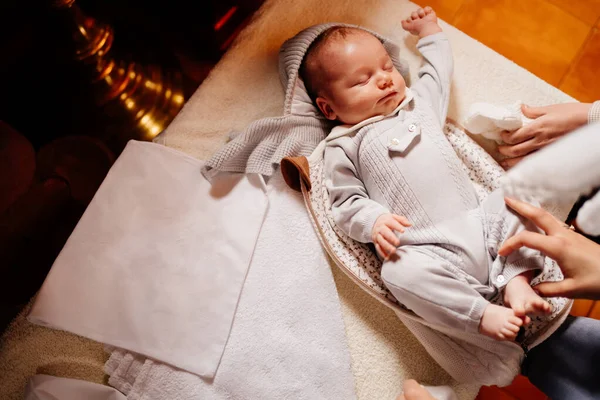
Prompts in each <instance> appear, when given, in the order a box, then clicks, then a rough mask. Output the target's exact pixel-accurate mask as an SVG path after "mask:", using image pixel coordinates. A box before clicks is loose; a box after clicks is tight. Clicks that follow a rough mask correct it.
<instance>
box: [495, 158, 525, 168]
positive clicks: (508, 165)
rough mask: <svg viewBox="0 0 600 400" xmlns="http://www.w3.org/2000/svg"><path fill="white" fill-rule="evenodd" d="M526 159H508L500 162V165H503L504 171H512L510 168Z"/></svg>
mask: <svg viewBox="0 0 600 400" xmlns="http://www.w3.org/2000/svg"><path fill="white" fill-rule="evenodd" d="M524 158H525V156H521V157H513V158H506V159H504V160H502V161H500V165H502V168H504V169H510V168H512V167H514V166H515V165H516V164H517V163H519V162H520V161H521V160H522V159H524Z"/></svg>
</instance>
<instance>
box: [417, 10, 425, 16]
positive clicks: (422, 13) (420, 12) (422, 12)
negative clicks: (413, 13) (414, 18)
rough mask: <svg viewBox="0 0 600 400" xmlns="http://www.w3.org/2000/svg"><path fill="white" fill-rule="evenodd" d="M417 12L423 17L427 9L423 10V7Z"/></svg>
mask: <svg viewBox="0 0 600 400" xmlns="http://www.w3.org/2000/svg"><path fill="white" fill-rule="evenodd" d="M417 14H419V17H421V18H423V17H424V16H425V10H423V9H422V8H419V9H418V10H417Z"/></svg>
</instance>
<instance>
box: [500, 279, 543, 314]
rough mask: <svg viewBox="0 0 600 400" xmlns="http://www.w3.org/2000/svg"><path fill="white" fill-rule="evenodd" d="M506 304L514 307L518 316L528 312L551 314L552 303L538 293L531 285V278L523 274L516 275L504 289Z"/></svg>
mask: <svg viewBox="0 0 600 400" xmlns="http://www.w3.org/2000/svg"><path fill="white" fill-rule="evenodd" d="M504 304H505V305H506V306H508V307H510V308H512V309H513V311H514V312H515V315H516V316H518V317H526V316H527V315H528V314H538V315H539V314H550V313H551V312H552V307H551V306H550V303H548V302H547V301H545V300H544V299H542V298H541V297H540V296H539V295H538V294H536V293H535V292H534V291H533V289H532V288H531V286H530V285H529V279H527V277H525V276H523V275H518V276H515V277H514V278H513V279H511V280H510V282H508V283H507V284H506V288H505V289H504Z"/></svg>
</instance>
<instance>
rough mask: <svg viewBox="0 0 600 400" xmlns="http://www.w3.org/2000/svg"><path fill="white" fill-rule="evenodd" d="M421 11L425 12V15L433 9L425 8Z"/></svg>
mask: <svg viewBox="0 0 600 400" xmlns="http://www.w3.org/2000/svg"><path fill="white" fill-rule="evenodd" d="M423 10H425V14H429V13H431V12H432V11H433V8H431V7H429V6H427V7H425V8H424V9H423Z"/></svg>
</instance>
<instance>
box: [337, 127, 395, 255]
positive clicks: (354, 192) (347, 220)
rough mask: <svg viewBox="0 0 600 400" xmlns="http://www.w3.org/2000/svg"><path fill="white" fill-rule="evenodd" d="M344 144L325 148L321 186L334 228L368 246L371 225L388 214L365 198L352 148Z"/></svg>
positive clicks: (385, 210) (371, 229)
mask: <svg viewBox="0 0 600 400" xmlns="http://www.w3.org/2000/svg"><path fill="white" fill-rule="evenodd" d="M343 139H348V140H351V139H349V138H343ZM347 144H349V146H344V147H341V146H336V145H332V146H327V147H326V149H325V186H326V187H327V191H328V193H329V201H330V203H331V210H332V213H333V219H334V221H335V223H336V225H337V226H338V227H339V228H340V229H341V230H342V232H344V233H345V234H346V235H348V236H350V237H351V238H352V239H354V240H358V241H359V242H362V243H370V242H372V239H371V232H372V231H373V225H374V224H375V221H376V220H377V218H379V217H380V216H381V215H383V214H387V213H389V211H388V210H387V208H386V207H384V206H382V205H381V204H379V203H377V202H375V201H373V200H371V199H370V198H369V195H368V193H367V190H366V188H365V185H364V184H363V182H362V181H361V180H360V177H359V174H358V171H357V169H356V166H355V161H353V160H356V156H357V155H356V154H355V152H354V151H353V149H352V147H353V145H352V144H351V143H347Z"/></svg>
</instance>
